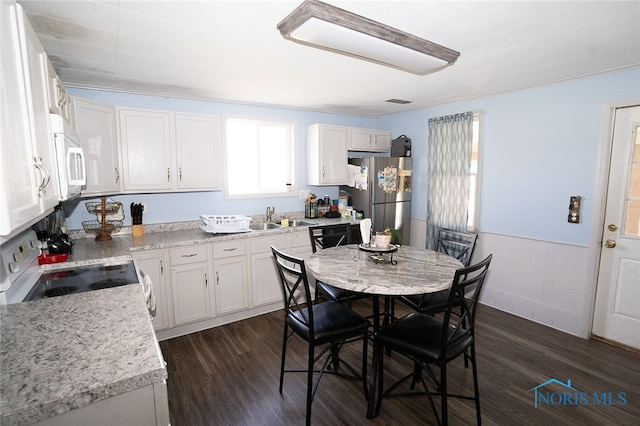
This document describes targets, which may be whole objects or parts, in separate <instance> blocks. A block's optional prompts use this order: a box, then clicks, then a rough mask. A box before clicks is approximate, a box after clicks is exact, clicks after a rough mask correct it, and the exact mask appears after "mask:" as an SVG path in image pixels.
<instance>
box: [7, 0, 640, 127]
mask: <svg viewBox="0 0 640 426" xmlns="http://www.w3.org/2000/svg"><path fill="white" fill-rule="evenodd" d="M301 2H302V0H294V1H289V0H287V1H238V0H236V1H190V0H183V1H131V0H119V1H117V0H115V1H112V0H94V1H81V0H76V1H69V0H66V1H60V0H46V1H32V0H19V1H18V3H20V4H21V5H22V6H23V8H24V10H25V11H26V13H27V15H28V17H29V20H30V22H31V23H32V25H33V27H34V29H35V31H36V33H37V34H38V36H39V38H40V40H41V41H42V44H43V46H44V48H45V51H46V52H47V53H48V55H49V57H50V59H51V62H52V63H53V65H54V67H55V69H56V70H57V72H58V74H59V75H60V78H61V80H62V82H63V83H64V84H65V85H67V86H68V87H90V88H99V89H108V90H117V91H125V92H135V93H152V94H160V95H168V96H177V97H187V98H199V99H210V100H218V101H232V102H242V103H251V104H266V105H280V106H288V107H295V108H302V109H311V110H317V111H327V112H336V113H346V114H356V115H362V116H371V117H376V116H379V115H383V114H389V113H393V112H398V111H405V110H408V109H415V108H419V107H426V106H430V105H437V104H442V103H448V102H452V101H456V100H461V99H469V98H474V97H478V96H486V95H491V94H496V93H502V92H508V91H513V90H518V89H523V88H528V87H533V86H538V85H542V84H547V83H551V82H557V81H563V80H567V79H574V78H579V77H583V76H588V75H593V74H598V73H605V72H609V71H613V70H621V69H627V68H631V67H639V66H640V1H638V0H633V1H623V2H615V1H571V2H561V1H487V2H480V1H364V0H363V1H358V0H352V1H337V0H326V2H327V3H331V4H333V5H335V6H338V7H341V8H343V9H347V10H349V11H351V12H354V13H357V14H360V15H363V16H366V17H368V18H370V19H373V20H376V21H379V22H382V23H385V24H388V25H390V26H393V27H396V28H399V29H401V30H403V31H406V32H409V33H412V34H415V35H417V36H419V37H422V38H425V39H427V40H430V41H433V42H435V43H438V44H441V45H444V46H446V47H449V48H451V49H453V50H457V51H459V52H461V55H460V58H459V59H458V61H457V62H456V63H455V64H453V65H452V66H450V67H448V68H446V69H444V70H442V71H439V72H437V73H434V74H430V75H426V76H417V75H413V74H409V73H406V72H402V71H399V70H396V69H392V68H388V67H385V66H381V65H377V64H374V63H370V62H366V61H361V60H358V59H354V58H351V57H347V56H342V55H338V54H335V53H330V52H326V51H323V50H319V49H314V48H311V47H306V46H302V45H299V44H297V43H293V42H291V41H287V40H285V39H284V38H282V36H281V35H280V33H279V31H278V30H277V29H276V25H277V24H278V23H279V22H280V21H281V20H282V19H283V18H284V17H285V16H286V15H288V14H289V13H290V12H291V11H292V10H293V9H294V8H295V7H296V6H297V5H298V4H300V3H301ZM639 84H640V83H639ZM391 98H399V99H406V100H410V101H412V102H413V103H411V104H409V105H397V104H391V103H387V102H385V100H387V99H391Z"/></svg>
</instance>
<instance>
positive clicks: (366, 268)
mask: <svg viewBox="0 0 640 426" xmlns="http://www.w3.org/2000/svg"><path fill="white" fill-rule="evenodd" d="M370 254H371V253H367V252H363V251H361V250H359V249H358V246H357V245H355V244H352V245H343V246H338V247H331V248H327V249H324V250H319V251H318V252H316V253H314V254H312V255H311V256H310V258H309V260H308V261H307V268H308V269H309V270H310V271H311V273H312V274H313V276H314V277H315V278H316V279H318V280H320V281H322V282H325V283H327V284H330V285H332V286H334V287H338V288H341V289H344V290H349V291H355V292H360V293H367V294H374V295H384V296H403V295H411V294H423V293H432V292H436V291H441V290H445V289H447V288H449V287H450V286H451V282H452V281H453V276H454V274H455V271H456V269H458V268H461V267H462V263H461V262H460V261H459V260H458V259H456V258H454V257H451V256H448V255H446V254H443V253H438V252H436V251H433V250H427V249H421V248H417V247H410V246H401V247H399V248H398V251H397V252H395V253H393V260H394V261H396V262H397V263H396V264H391V263H386V264H385V263H375V262H372V261H371V260H370V259H369V256H370Z"/></svg>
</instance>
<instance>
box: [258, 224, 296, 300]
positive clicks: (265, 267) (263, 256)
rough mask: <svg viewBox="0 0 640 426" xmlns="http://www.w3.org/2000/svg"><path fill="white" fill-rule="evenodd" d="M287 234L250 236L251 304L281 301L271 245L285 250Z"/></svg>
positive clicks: (280, 291) (280, 290)
mask: <svg viewBox="0 0 640 426" xmlns="http://www.w3.org/2000/svg"><path fill="white" fill-rule="evenodd" d="M287 240H288V236H287V234H276V235H272V236H267V237H257V238H251V239H250V240H249V244H250V246H251V250H250V251H251V289H252V297H253V306H254V307H255V306H262V305H267V304H270V303H274V302H282V301H283V298H282V289H281V288H280V285H281V284H280V279H279V278H278V271H277V270H276V266H275V264H274V263H273V253H272V252H271V246H272V245H273V246H274V247H276V248H277V249H279V250H285V251H286V250H287V247H288V241H287Z"/></svg>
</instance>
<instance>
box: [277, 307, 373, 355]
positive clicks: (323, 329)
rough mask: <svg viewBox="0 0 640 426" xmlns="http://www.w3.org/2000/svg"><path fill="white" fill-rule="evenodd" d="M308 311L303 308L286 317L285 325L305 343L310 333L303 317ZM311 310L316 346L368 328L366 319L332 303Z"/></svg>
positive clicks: (357, 333) (350, 335) (355, 334)
mask: <svg viewBox="0 0 640 426" xmlns="http://www.w3.org/2000/svg"><path fill="white" fill-rule="evenodd" d="M308 309H309V308H304V309H301V310H299V311H296V312H294V313H292V314H291V315H288V316H287V324H289V326H290V327H291V328H292V329H293V331H294V332H295V333H296V334H298V335H299V336H300V337H302V338H303V339H305V340H307V341H309V339H310V333H309V327H307V325H306V321H305V320H303V316H304V317H307V315H308ZM312 309H313V322H314V334H315V343H316V344H322V343H326V342H332V341H335V340H339V339H344V338H349V337H352V336H357V335H360V334H362V332H363V329H366V328H368V327H369V321H367V319H366V318H364V317H362V316H361V315H359V314H357V313H356V312H353V311H352V310H351V309H348V308H346V307H344V306H343V305H341V304H339V303H337V302H334V301H329V302H324V303H317V304H315V305H313V306H312Z"/></svg>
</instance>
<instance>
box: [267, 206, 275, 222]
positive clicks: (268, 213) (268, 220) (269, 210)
mask: <svg viewBox="0 0 640 426" xmlns="http://www.w3.org/2000/svg"><path fill="white" fill-rule="evenodd" d="M275 212H276V208H275V207H267V222H271V216H273V214H274V213H275Z"/></svg>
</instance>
